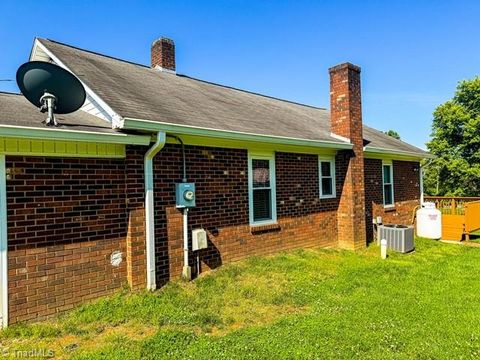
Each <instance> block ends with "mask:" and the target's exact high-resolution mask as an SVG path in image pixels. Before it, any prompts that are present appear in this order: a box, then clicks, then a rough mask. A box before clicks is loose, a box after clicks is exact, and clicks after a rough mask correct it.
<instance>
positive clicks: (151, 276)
mask: <svg viewBox="0 0 480 360" xmlns="http://www.w3.org/2000/svg"><path fill="white" fill-rule="evenodd" d="M166 138H167V135H166V133H165V132H158V133H157V140H156V141H155V143H154V144H153V145H152V146H151V147H150V149H148V151H147V152H146V153H145V157H144V177H145V237H146V247H147V248H146V255H147V289H148V290H155V289H156V287H157V284H156V280H155V204H154V196H153V195H154V194H153V158H154V157H155V155H157V154H158V152H159V151H160V150H162V149H163V147H164V146H165V143H166Z"/></svg>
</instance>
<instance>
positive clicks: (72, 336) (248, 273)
mask: <svg viewBox="0 0 480 360" xmlns="http://www.w3.org/2000/svg"><path fill="white" fill-rule="evenodd" d="M378 255H379V249H378V247H376V246H375V245H372V246H370V247H369V248H368V249H367V250H365V251H363V252H361V253H353V252H347V251H336V250H308V251H307V250H306V251H294V252H291V253H284V254H280V255H276V256H272V257H258V258H251V259H249V260H246V261H243V262H239V263H236V264H232V265H226V266H223V267H222V268H220V269H218V270H217V271H215V272H212V273H209V274H207V275H205V276H202V277H201V278H200V279H197V280H195V281H194V282H191V283H188V284H187V283H172V284H170V285H168V286H166V287H164V288H163V289H162V290H160V291H157V292H156V293H153V294H149V293H136V294H131V293H128V291H124V292H122V293H119V294H118V295H115V296H113V297H110V298H108V299H103V300H100V301H96V302H94V303H91V304H89V305H85V306H83V307H81V308H79V309H77V310H75V311H72V312H70V313H69V314H67V315H65V316H63V317H62V318H59V319H57V320H52V321H49V322H43V323H38V324H30V325H21V326H12V327H10V328H8V329H7V330H5V331H3V333H0V342H1V344H2V347H3V349H9V351H10V352H11V351H12V350H18V349H53V350H55V354H56V356H57V357H58V358H61V357H64V358H79V359H104V358H108V359H110V358H111V359H136V358H146V359H159V358H195V359H212V358H219V359H220V358H222V359H223V358H242V359H243V358H254V359H257V358H260V359H270V358H277V359H278V358H280V359H283V358H289V359H291V358H331V359H339V358H341V359H345V358H346V359H350V358H362V359H364V358H374V359H389V358H392V359H410V358H419V359H432V358H435V359H451V358H480V276H479V272H480V248H471V247H466V246H458V245H452V244H442V243H438V242H435V241H428V240H418V241H417V250H416V252H414V253H412V254H408V255H401V254H393V255H391V256H390V257H389V258H388V259H387V260H384V261H382V260H381V259H380V258H379V256H378Z"/></svg>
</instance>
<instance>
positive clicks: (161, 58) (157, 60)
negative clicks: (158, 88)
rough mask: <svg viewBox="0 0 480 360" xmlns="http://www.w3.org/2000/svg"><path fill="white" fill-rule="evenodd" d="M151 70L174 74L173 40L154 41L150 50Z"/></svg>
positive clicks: (162, 38) (163, 38)
mask: <svg viewBox="0 0 480 360" xmlns="http://www.w3.org/2000/svg"><path fill="white" fill-rule="evenodd" d="M151 60H152V65H151V66H152V68H153V69H159V70H163V71H171V72H175V43H174V42H173V40H171V39H168V38H165V37H161V38H160V39H158V40H155V41H154V42H153V44H152V50H151Z"/></svg>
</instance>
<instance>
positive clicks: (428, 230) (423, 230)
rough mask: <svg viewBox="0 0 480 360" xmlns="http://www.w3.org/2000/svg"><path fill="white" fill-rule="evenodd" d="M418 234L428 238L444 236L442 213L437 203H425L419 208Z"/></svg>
mask: <svg viewBox="0 0 480 360" xmlns="http://www.w3.org/2000/svg"><path fill="white" fill-rule="evenodd" d="M417 236H418V237H423V238H427V239H440V238H441V237H442V213H441V211H440V210H438V209H436V208H435V203H432V202H426V203H423V207H422V208H421V209H418V210H417Z"/></svg>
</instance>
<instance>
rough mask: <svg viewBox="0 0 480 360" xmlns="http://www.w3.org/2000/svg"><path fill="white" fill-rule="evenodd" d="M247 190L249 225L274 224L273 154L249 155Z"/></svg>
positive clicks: (275, 212) (275, 211) (275, 217)
mask: <svg viewBox="0 0 480 360" xmlns="http://www.w3.org/2000/svg"><path fill="white" fill-rule="evenodd" d="M248 188H249V212H250V224H252V225H261V224H271V223H275V222H276V221H277V210H276V200H275V199H276V196H275V154H259V155H257V154H249V159H248Z"/></svg>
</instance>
